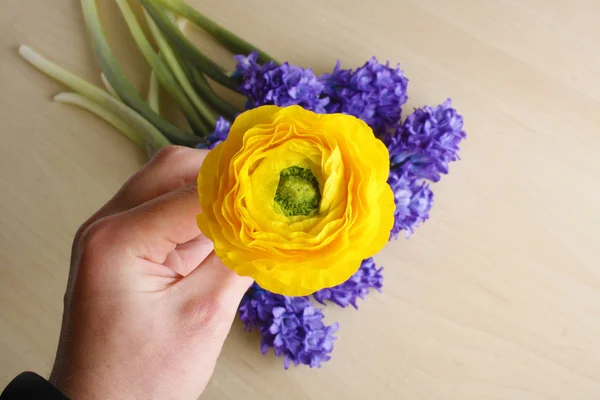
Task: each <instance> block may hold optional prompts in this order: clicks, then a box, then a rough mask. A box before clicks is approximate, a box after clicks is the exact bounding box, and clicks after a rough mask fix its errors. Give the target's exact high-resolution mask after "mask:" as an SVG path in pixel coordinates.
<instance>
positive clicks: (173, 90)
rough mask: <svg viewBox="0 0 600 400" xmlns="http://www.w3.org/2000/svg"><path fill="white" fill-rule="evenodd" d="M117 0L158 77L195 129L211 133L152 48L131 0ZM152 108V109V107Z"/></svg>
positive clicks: (137, 41)
mask: <svg viewBox="0 0 600 400" xmlns="http://www.w3.org/2000/svg"><path fill="white" fill-rule="evenodd" d="M116 2H117V5H118V6H119V9H120V10H121V14H123V18H124V19H125V22H126V23H127V26H128V27H129V31H130V32H131V35H132V36H133V39H134V40H135V42H136V44H137V45H138V47H139V49H140V50H141V52H142V54H143V55H144V58H145V59H146V61H147V62H148V64H150V66H151V67H152V70H153V71H154V73H155V74H156V77H157V78H158V80H159V81H160V83H161V84H162V85H163V87H164V88H165V89H167V91H168V92H169V93H170V94H171V96H173V98H174V99H175V101H176V102H177V104H178V105H179V107H180V108H181V111H182V112H183V114H184V115H185V117H186V119H187V120H188V121H189V122H190V125H191V126H192V127H194V131H195V132H198V131H200V132H201V133H203V134H204V135H207V134H209V133H210V132H211V131H212V129H211V128H210V127H209V126H208V125H207V124H206V123H205V122H204V121H203V120H202V118H201V116H200V114H199V113H198V112H197V111H196V109H195V108H194V105H193V104H192V103H191V102H190V100H189V99H188V96H187V95H186V93H185V92H184V90H183V89H182V88H181V86H180V85H179V83H178V82H177V79H176V78H175V76H173V74H172V73H171V70H170V69H169V67H168V66H167V65H166V64H165V63H163V61H162V59H161V58H160V57H159V55H158V54H156V52H155V51H154V49H153V48H152V45H151V44H150V42H149V41H148V39H147V38H146V35H145V34H144V31H143V30H142V27H141V26H140V24H139V23H138V20H137V18H136V16H135V14H134V13H133V10H132V9H131V7H130V6H129V2H128V1H127V0H116ZM150 108H151V109H152V107H150ZM153 111H154V110H153ZM157 114H158V113H157Z"/></svg>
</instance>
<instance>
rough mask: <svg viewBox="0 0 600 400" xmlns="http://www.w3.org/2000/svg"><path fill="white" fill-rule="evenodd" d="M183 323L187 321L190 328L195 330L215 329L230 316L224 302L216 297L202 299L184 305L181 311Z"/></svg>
mask: <svg viewBox="0 0 600 400" xmlns="http://www.w3.org/2000/svg"><path fill="white" fill-rule="evenodd" d="M182 313H183V317H184V321H188V323H189V325H190V328H191V329H192V330H196V329H198V328H199V327H201V328H203V329H210V328H216V327H217V326H219V325H221V324H222V323H224V322H225V321H226V320H227V316H228V315H229V314H231V312H230V310H229V309H228V308H227V307H226V306H225V302H224V301H223V300H222V299H220V298H218V297H214V296H211V297H204V296H203V297H202V298H196V299H193V300H190V301H188V302H186V303H185V305H184V307H183V309H182Z"/></svg>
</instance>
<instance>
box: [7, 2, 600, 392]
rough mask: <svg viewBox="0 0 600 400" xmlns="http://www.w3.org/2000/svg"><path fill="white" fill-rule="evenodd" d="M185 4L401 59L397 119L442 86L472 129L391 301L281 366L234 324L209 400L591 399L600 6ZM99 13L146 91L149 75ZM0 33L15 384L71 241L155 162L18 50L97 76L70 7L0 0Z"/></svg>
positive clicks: (351, 63) (394, 258)
mask: <svg viewBox="0 0 600 400" xmlns="http://www.w3.org/2000/svg"><path fill="white" fill-rule="evenodd" d="M191 2H192V3H193V4H194V5H195V6H196V7H198V8H200V9H201V10H202V11H204V12H205V13H206V14H208V15H209V16H210V17H213V18H214V19H215V20H217V21H218V22H220V23H223V24H224V25H225V26H227V27H230V28H231V29H233V30H235V31H236V32H237V33H238V34H239V35H240V36H242V37H245V38H247V39H248V40H249V41H251V42H254V43H257V44H259V45H260V46H261V47H263V48H264V49H265V50H266V51H268V52H269V53H271V54H273V55H274V56H276V57H277V58H278V59H281V60H288V61H290V62H291V63H295V64H300V65H304V66H313V67H314V68H315V70H316V71H317V72H325V71H327V70H330V69H331V68H332V66H333V65H334V63H335V60H336V59H337V58H340V59H341V60H342V61H343V65H344V66H346V67H356V66H358V65H360V64H362V63H363V62H364V61H365V60H366V59H367V58H369V57H371V56H372V55H377V56H378V57H379V58H380V59H382V60H386V59H389V60H390V61H392V62H393V63H395V62H398V61H399V62H401V64H402V67H403V69H404V70H405V72H406V74H407V76H408V77H409V78H410V84H409V96H410V100H409V105H408V107H407V108H406V109H407V110H409V109H410V108H412V107H413V106H420V105H423V104H437V103H439V102H441V101H443V100H444V99H445V98H446V97H448V96H451V97H452V98H453V100H454V104H455V106H456V107H457V108H458V109H459V110H460V112H461V113H462V114H463V115H464V116H465V120H466V130H467V132H468V135H469V136H468V140H467V141H466V142H465V144H464V146H463V151H462V153H461V154H462V158H463V160H462V161H461V162H459V163H455V164H453V165H452V166H451V174H450V175H449V176H447V177H445V178H444V179H443V180H442V181H441V183H439V184H437V185H435V187H434V191H435V196H436V198H435V206H434V209H433V211H432V215H431V220H430V221H428V222H427V223H425V224H424V225H423V226H422V227H421V228H419V229H418V231H417V232H416V234H415V235H414V237H412V238H411V239H410V240H408V241H405V240H399V241H397V242H393V243H391V244H390V245H389V246H388V247H387V248H386V249H385V250H384V251H383V253H382V254H380V255H379V256H378V261H379V263H381V264H382V265H383V266H385V288H384V293H383V294H374V295H372V296H370V297H369V298H368V299H367V300H366V301H364V302H362V303H360V311H359V312H355V311H354V310H350V309H348V310H340V309H337V308H335V307H334V306H330V307H327V309H326V314H327V319H328V321H334V320H337V321H339V322H340V331H339V339H338V340H337V342H336V345H335V346H336V347H335V350H334V356H333V359H332V360H331V361H330V362H328V363H327V364H325V365H324V367H323V368H322V369H320V370H311V369H309V368H292V369H291V370H289V371H284V370H283V366H282V361H281V360H280V359H278V358H275V357H274V356H272V355H269V356H266V357H263V356H261V355H260V354H259V349H258V347H259V343H258V336H257V335H256V334H247V333H245V332H243V327H242V326H241V324H240V323H237V322H236V324H235V325H234V327H233V330H232V333H231V335H230V337H229V339H228V340H227V343H226V346H225V349H224V351H223V354H222V356H221V358H220V360H219V363H218V365H217V369H216V373H215V375H214V378H213V379H212V381H211V383H210V385H209V387H208V389H207V391H206V393H205V395H204V396H203V398H204V399H241V398H244V399H248V400H254V399H281V398H285V399H297V400H301V399H302V400H304V399H569V400H572V399H598V398H600V239H599V237H600V161H599V158H598V154H599V153H600V24H599V23H598V16H599V15H600V2H598V1H597V0H495V1H492V0H380V1H377V2H373V1H371V2H367V1H361V0H304V1H296V0H294V1H275V0H262V1H259V0H255V1H244V0H227V1H225V0H223V1H217V0H193V1H191ZM100 3H101V6H102V16H103V19H104V21H105V24H106V29H107V32H108V34H109V40H110V41H111V43H112V44H113V45H114V49H115V52H116V54H117V55H118V57H119V59H120V60H122V62H123V64H124V66H125V69H126V71H127V74H128V76H129V77H130V78H131V79H132V80H133V81H134V82H135V83H136V84H137V85H138V87H139V88H140V90H145V86H146V83H145V82H146V79H147V73H148V68H147V66H146V65H145V64H144V62H143V60H142V58H141V56H140V55H139V53H138V52H137V50H136V49H135V46H134V44H133V43H132V41H131V39H130V37H129V35H128V34H127V30H126V28H125V27H124V24H123V22H122V21H121V18H120V16H119V15H118V13H117V12H116V8H115V5H114V4H112V2H111V1H109V0H105V1H100ZM0 43H1V49H0V52H1V53H0V124H1V132H2V133H1V139H2V143H1V145H0V212H1V218H0V386H3V385H4V384H6V383H7V382H8V381H9V379H11V378H12V377H13V376H14V375H15V374H17V373H18V372H20V371H22V370H25V369H30V370H35V371H38V372H39V373H42V374H47V373H48V372H49V369H50V366H51V364H52V359H53V354H54V351H55V346H56V341H57V337H58V331H59V325H60V315H61V312H62V295H63V291H64V287H65V279H66V276H67V270H68V262H69V251H70V243H71V238H72V236H73V234H74V232H75V230H76V229H77V227H78V225H79V224H80V223H81V222H82V221H83V220H84V219H85V218H86V217H87V216H89V215H90V214H91V213H92V212H93V211H94V210H95V209H97V208H98V207H99V206H100V205H101V204H103V202H105V201H106V200H107V199H108V198H109V197H110V196H111V195H112V194H113V193H114V192H115V191H116V190H117V188H118V187H119V186H120V185H121V184H122V183H123V182H124V181H125V179H126V178H127V177H128V176H129V175H131V174H132V173H133V172H134V171H135V170H136V169H137V168H138V167H139V166H140V165H142V163H143V162H144V155H143V154H142V153H141V152H140V151H138V150H137V149H136V148H135V146H134V145H132V144H131V143H129V142H128V141H127V140H126V139H124V138H123V137H121V136H120V135H119V134H118V133H116V132H115V131H114V130H113V129H112V128H110V127H109V126H108V125H106V124H105V123H104V122H103V121H101V120H99V119H97V118H95V117H93V116H91V115H89V114H87V113H85V112H82V111H80V110H78V109H74V108H71V107H68V106H64V105H59V104H56V103H54V102H52V101H51V96H52V95H53V94H55V93H57V92H58V91H59V90H61V88H60V86H59V85H58V84H56V83H54V82H53V81H51V80H50V79H48V78H46V77H45V76H42V75H41V74H40V73H38V72H37V71H35V70H33V69H32V68H31V67H29V66H28V65H26V64H25V63H24V62H23V61H22V60H20V59H19V58H18V56H17V53H16V47H17V45H18V44H21V43H26V44H29V45H30V46H32V47H34V48H36V49H38V50H40V51H41V52H42V53H43V54H45V55H47V56H49V57H51V58H54V59H56V60H59V61H60V62H61V63H62V64H63V65H65V66H67V67H69V68H70V69H72V70H73V71H75V72H78V73H80V74H82V75H84V76H85V77H88V78H90V79H92V80H93V81H95V82H100V81H99V70H98V68H97V66H96V64H95V61H94V59H93V57H92V54H91V50H90V46H89V42H88V39H87V36H86V34H85V29H84V26H83V23H82V17H81V10H80V7H79V4H78V1H76V0H53V1H48V0H2V2H0ZM219 54H220V57H223V54H222V53H219ZM230 65H231V64H230Z"/></svg>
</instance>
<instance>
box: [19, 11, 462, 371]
mask: <svg viewBox="0 0 600 400" xmlns="http://www.w3.org/2000/svg"><path fill="white" fill-rule="evenodd" d="M116 3H117V5H118V6H119V9H120V11H121V13H122V14H123V17H124V19H125V21H126V23H127V26H128V28H129V31H130V32H131V35H132V36H133V38H134V40H135V42H136V44H137V46H138V47H139V49H140V50H141V53H142V54H143V56H144V58H145V59H146V61H147V62H148V64H149V65H150V66H151V69H152V72H151V76H150V85H149V93H148V96H147V98H142V96H141V95H140V94H139V93H138V92H137V91H136V89H135V88H134V87H133V86H132V85H131V83H129V82H128V81H127V79H126V78H125V75H124V73H123V71H122V69H121V67H120V66H119V64H118V62H117V60H116V59H115V57H114V56H113V54H112V52H111V49H110V46H109V44H108V42H107V40H106V38H105V36H104V33H103V30H102V26H101V21H100V18H99V16H98V10H97V4H96V0H81V4H82V9H83V15H84V19H85V23H86V25H87V28H88V31H89V33H90V37H91V40H92V44H93V46H94V50H95V53H96V56H97V59H98V62H99V64H100V67H101V69H102V81H103V83H104V86H105V87H104V88H100V87H98V86H95V85H93V84H91V83H89V82H86V81H85V80H83V79H81V78H79V77H78V76H76V75H74V74H72V73H70V72H69V71H67V70H65V69H63V68H62V67H60V66H58V65H57V64H55V63H53V62H51V61H49V60H48V59H46V58H44V57H42V56H41V55H40V54H38V53H36V52H35V51H34V50H32V49H30V48H28V47H26V46H21V47H20V48H19V52H20V54H21V55H22V56H23V57H24V58H25V59H26V60H27V61H29V62H30V63H31V64H32V65H34V66H35V67H37V68H38V69H39V70H41V71H42V72H44V73H45V74H47V75H49V76H51V77H53V78H54V79H56V80H58V81H59V82H62V83H63V84H64V85H66V86H68V87H69V88H70V89H71V90H72V92H68V93H61V94H58V95H57V96H56V97H55V100H57V101H60V102H64V103H69V104H72V105H76V106H78V107H81V108H83V109H86V110H88V111H90V112H92V113H94V114H96V115H98V116H99V117H101V118H103V119H104V120H106V121H107V122H108V123H110V124H112V125H113V126H114V127H115V128H117V129H118V130H119V131H121V132H122V133H123V134H124V135H126V136H127V137H128V138H129V139H131V140H132V141H133V142H135V143H136V144H138V145H139V146H140V147H142V148H143V149H144V150H145V151H146V152H147V154H148V156H149V157H152V156H153V154H154V153H155V152H156V151H158V150H159V149H160V148H161V147H164V146H167V145H170V144H177V145H183V146H189V147H197V148H204V149H210V152H209V153H208V155H207V157H206V160H205V162H204V164H203V165H202V167H201V169H200V172H199V175H198V192H199V197H200V203H201V206H202V209H203V212H202V214H200V215H199V216H198V226H199V227H200V229H201V231H202V233H203V234H204V235H206V236H207V237H208V238H210V239H211V240H212V241H213V243H214V248H215V253H216V254H217V256H219V258H220V259H221V260H222V261H223V263H224V264H225V265H226V266H228V267H229V268H231V269H233V270H234V271H236V272H237V273H238V274H240V275H247V276H251V277H252V278H254V280H255V283H254V284H253V285H252V287H250V289H249V290H248V291H247V293H246V295H245V296H244V298H243V300H242V302H241V304H240V306H239V315H240V318H241V320H242V321H243V322H244V323H245V325H246V328H247V330H252V329H257V330H258V331H259V332H260V335H261V349H260V350H261V352H262V353H263V354H265V353H267V352H268V351H269V349H271V348H273V349H274V352H275V354H276V355H277V356H280V357H283V359H284V366H285V368H286V369H287V368H288V367H289V365H290V364H291V363H293V364H294V365H299V364H306V365H309V366H310V367H319V366H320V365H321V363H322V362H324V361H327V360H329V358H330V355H331V352H332V350H333V342H334V340H335V336H334V335H335V333H336V331H337V330H338V324H337V323H336V324H333V325H330V326H327V325H325V323H324V322H323V313H322V310H321V309H319V308H316V307H315V303H314V302H315V301H316V302H318V303H321V304H326V303H327V302H330V303H334V304H336V305H338V306H340V307H347V306H349V305H352V306H353V307H354V308H358V305H357V299H358V298H361V299H364V297H365V296H366V295H367V294H368V293H369V292H370V291H371V290H372V289H375V290H378V291H381V288H382V284H383V275H382V269H383V268H381V267H378V266H377V265H376V264H375V261H374V259H373V256H374V255H375V254H376V253H377V252H378V251H379V250H381V249H382V248H383V247H384V245H385V244H386V243H387V242H388V241H389V240H390V239H396V238H398V236H399V235H400V234H401V233H403V234H404V236H405V237H407V238H408V237H409V236H410V235H411V234H412V233H413V231H414V229H415V228H416V227H417V226H418V225H419V224H420V223H422V222H423V221H425V220H427V219H428V216H429V211H430V209H431V206H432V203H433V193H432V191H431V188H430V185H431V183H432V182H437V181H439V179H440V177H441V175H442V174H447V173H448V164H449V163H450V162H452V161H456V160H457V159H458V146H459V143H460V142H461V140H462V139H464V138H465V133H464V132H463V130H462V128H463V119H462V117H461V116H460V115H459V114H457V112H456V110H455V109H453V108H452V104H451V102H450V100H446V101H445V102H444V103H442V104H440V105H438V106H434V107H429V106H425V107H423V108H419V109H415V110H414V111H413V112H412V113H411V114H410V115H408V116H407V117H406V118H405V119H404V120H402V106H403V105H404V104H405V103H406V101H407V84H408V80H407V79H406V77H405V76H404V74H403V72H402V70H401V69H400V68H399V66H396V67H391V66H390V65H389V63H386V64H381V63H379V62H378V61H377V59H376V58H372V59H370V60H368V61H367V62H366V63H365V64H364V65H363V66H362V67H359V68H357V69H355V70H351V69H342V67H341V64H340V62H338V63H337V65H336V66H335V67H334V68H333V70H332V71H331V73H328V74H323V75H320V76H319V75H316V74H315V73H314V72H313V71H312V70H311V69H310V68H302V67H299V66H295V65H290V64H288V63H287V62H284V63H279V62H277V61H275V60H274V59H273V58H272V57H271V56H269V55H268V54H266V53H265V52H263V51H261V50H259V49H258V48H256V47H255V46H253V45H251V44H250V43H247V42H246V41H244V40H243V39H241V38H239V37H237V36H236V35H234V34H233V33H231V32H229V31H228V30H226V29H224V28H223V27H221V26H219V25H217V24H216V23H214V22H213V21H212V20H210V19H208V18H207V17H205V16H204V15H202V14H200V13H199V12H198V11H196V10H195V9H194V8H192V7H190V6H189V5H188V4H186V3H185V2H184V1H183V0H141V3H142V6H143V10H144V15H145V23H146V24H147V25H148V28H149V31H150V32H151V35H152V37H151V38H149V37H147V35H146V34H145V31H144V30H143V28H142V25H141V21H140V20H139V19H138V18H137V16H136V14H135V13H134V12H133V11H132V9H131V8H130V5H129V3H128V0H116ZM182 21H190V22H192V23H194V24H196V25H197V26H199V27H200V28H202V29H203V30H205V31H206V32H207V33H208V34H210V35H211V36H212V37H213V38H214V39H215V40H216V41H217V42H219V43H220V44H221V45H223V46H224V47H225V48H227V49H228V50H230V51H231V52H232V53H234V54H236V55H235V60H236V61H237V67H236V69H235V71H233V72H232V73H228V72H226V71H225V70H224V69H223V68H222V67H221V66H219V65H218V64H216V63H215V62H214V61H212V60H211V58H210V57H208V56H207V55H206V54H205V53H204V52H202V50H201V49H199V48H197V47H196V46H194V45H193V44H192V43H191V42H190V41H189V40H188V38H187V37H186V36H185V35H184V34H183V32H182V29H181V22H182ZM215 86H221V87H224V88H225V89H226V90H232V91H235V92H237V93H239V94H241V95H242V96H244V97H245V99H246V106H245V110H241V109H238V108H237V107H236V106H235V105H233V104H231V103H230V102H228V101H226V100H224V99H223V98H222V97H221V96H220V95H218V94H217V92H216V91H215V90H214V87H215ZM159 87H163V88H164V89H165V90H166V91H167V92H168V93H169V94H170V96H171V98H172V99H173V101H174V102H175V103H176V105H177V106H178V108H179V110H181V112H182V114H183V115H184V117H185V120H186V121H187V124H186V127H181V126H178V125H176V124H174V123H173V122H171V121H169V120H167V119H166V118H164V117H163V116H161V113H160V101H159V95H158V93H159Z"/></svg>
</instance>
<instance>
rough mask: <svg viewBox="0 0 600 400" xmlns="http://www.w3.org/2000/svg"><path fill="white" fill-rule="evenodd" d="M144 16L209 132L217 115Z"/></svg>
mask: <svg viewBox="0 0 600 400" xmlns="http://www.w3.org/2000/svg"><path fill="white" fill-rule="evenodd" d="M146 18H147V20H148V26H149V27H150V32H152V35H153V36H154V40H155V41H156V44H158V48H159V49H160V52H161V55H162V56H163V57H164V59H165V61H166V63H167V64H168V65H169V68H170V69H171V72H172V73H173V75H174V76H175V78H177V81H178V82H179V84H180V85H181V87H182V88H183V91H184V92H185V94H187V96H188V98H189V99H190V101H191V102H192V104H193V105H194V107H195V108H196V110H197V111H198V112H199V113H200V115H201V116H202V118H203V120H204V122H205V123H206V125H208V127H209V130H210V132H212V130H213V129H214V127H215V122H216V120H217V116H216V115H215V114H214V113H213V112H212V110H211V109H210V108H209V106H208V105H207V104H206V102H205V101H204V100H203V99H202V98H201V97H200V96H198V93H196V91H195V90H194V88H193V86H192V84H191V82H190V81H189V79H188V77H187V75H186V74H185V71H184V70H183V68H182V67H181V65H180V64H179V60H178V59H177V56H176V55H175V52H174V51H173V49H172V48H171V46H170V45H169V43H168V42H167V39H166V37H165V36H164V35H163V33H162V32H161V31H160V29H158V26H157V25H156V24H155V23H154V20H152V18H151V17H150V15H149V14H148V13H146Z"/></svg>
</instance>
